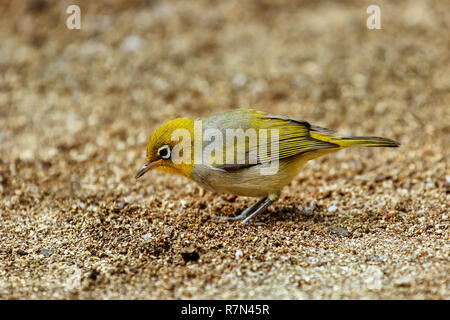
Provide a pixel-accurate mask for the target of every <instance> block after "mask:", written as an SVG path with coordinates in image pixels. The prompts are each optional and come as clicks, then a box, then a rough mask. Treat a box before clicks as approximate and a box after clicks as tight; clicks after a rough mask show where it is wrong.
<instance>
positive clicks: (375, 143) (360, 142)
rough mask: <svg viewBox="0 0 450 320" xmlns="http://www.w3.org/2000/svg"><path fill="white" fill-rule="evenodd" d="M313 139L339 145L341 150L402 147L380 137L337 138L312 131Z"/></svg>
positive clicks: (395, 142)
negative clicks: (348, 148)
mask: <svg viewBox="0 0 450 320" xmlns="http://www.w3.org/2000/svg"><path fill="white" fill-rule="evenodd" d="M311 137H312V138H314V139H317V140H321V141H326V142H330V143H334V144H337V145H338V146H339V147H341V148H346V147H357V146H358V147H390V148H395V147H398V146H400V143H398V142H397V141H394V140H391V139H387V138H380V137H353V136H350V137H335V136H332V135H328V134H322V133H320V132H315V131H311Z"/></svg>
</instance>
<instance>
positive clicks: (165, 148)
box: [158, 145, 170, 159]
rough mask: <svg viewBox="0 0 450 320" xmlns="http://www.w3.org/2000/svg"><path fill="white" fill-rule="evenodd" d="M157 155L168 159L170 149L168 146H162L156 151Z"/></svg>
mask: <svg viewBox="0 0 450 320" xmlns="http://www.w3.org/2000/svg"><path fill="white" fill-rule="evenodd" d="M158 155H159V156H160V157H161V158H163V159H169V158H170V147H169V146H168V145H165V146H162V147H161V148H159V149H158Z"/></svg>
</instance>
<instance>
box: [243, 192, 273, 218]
mask: <svg viewBox="0 0 450 320" xmlns="http://www.w3.org/2000/svg"><path fill="white" fill-rule="evenodd" d="M279 196H280V195H279V194H278V193H273V194H270V195H269V196H268V197H267V198H264V199H267V200H266V202H264V204H263V205H262V206H260V207H259V208H258V209H257V210H255V211H254V212H253V213H252V214H250V215H249V216H248V217H247V218H245V219H244V220H242V221H241V224H244V223H246V222H247V221H249V220H250V219H251V218H253V217H254V216H256V215H257V214H259V213H261V212H263V211H264V210H266V209H267V207H268V206H270V205H271V204H272V203H273V202H274V201H275V200H277V199H278V197H279ZM261 200H263V199H261Z"/></svg>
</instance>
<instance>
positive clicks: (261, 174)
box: [136, 109, 400, 223]
mask: <svg viewBox="0 0 450 320" xmlns="http://www.w3.org/2000/svg"><path fill="white" fill-rule="evenodd" d="M399 145H400V144H399V143H398V142H396V141H393V140H390V139H386V138H379V137H353V136H351V137H339V136H335V135H334V132H333V131H332V130H329V129H325V128H321V127H318V126H314V125H311V124H309V123H308V122H306V121H304V120H300V119H295V118H291V117H284V116H276V115H270V114H267V113H265V112H261V111H256V110H247V109H239V110H232V111H227V112H223V113H220V114H218V115H215V116H212V117H210V118H206V119H200V120H197V121H194V120H192V119H188V118H178V119H175V120H171V121H168V122H166V123H165V124H163V125H162V126H161V127H159V128H158V129H157V130H156V131H155V132H154V133H153V135H152V136H151V137H150V140H149V142H148V146H147V157H146V160H147V162H146V163H145V164H144V166H143V167H142V168H141V169H140V170H139V171H138V172H137V174H136V179H137V178H139V177H141V176H142V175H144V174H145V173H146V172H147V171H149V170H151V169H158V170H162V171H165V172H169V173H174V174H180V175H183V176H185V177H187V178H189V179H192V180H194V181H196V182H197V183H199V184H200V185H201V186H203V187H204V188H206V189H209V190H212V191H215V192H223V193H231V194H235V195H241V196H248V197H260V198H261V199H260V200H258V201H257V202H256V203H255V204H253V205H252V206H250V207H249V208H247V209H246V210H244V211H243V212H242V213H241V214H239V215H238V216H236V217H220V218H222V219H230V220H238V219H243V220H242V222H241V223H245V222H247V221H248V220H250V219H251V218H252V217H254V216H256V215H257V214H259V213H261V212H262V211H264V210H265V209H266V208H267V207H268V206H269V205H270V204H271V203H272V202H274V201H275V200H276V199H277V198H278V196H279V194H280V191H281V189H282V188H283V187H284V186H285V185H287V184H288V183H289V182H290V181H291V180H292V179H293V178H294V177H295V176H296V175H297V174H298V173H299V171H300V170H301V169H302V168H303V166H304V165H305V164H306V162H307V161H309V160H311V159H315V158H317V157H320V156H322V155H324V154H327V153H330V152H336V151H338V150H341V149H343V148H346V147H352V146H361V147H398V146H399ZM244 218H245V219H244Z"/></svg>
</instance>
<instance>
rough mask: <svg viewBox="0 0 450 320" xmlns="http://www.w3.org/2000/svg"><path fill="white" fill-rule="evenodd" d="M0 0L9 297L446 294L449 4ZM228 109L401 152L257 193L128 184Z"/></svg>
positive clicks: (360, 156) (335, 163)
mask: <svg viewBox="0 0 450 320" xmlns="http://www.w3.org/2000/svg"><path fill="white" fill-rule="evenodd" d="M36 3H37V2H36V1H11V2H2V3H1V4H0V12H1V15H2V19H0V36H1V39H2V40H1V45H0V142H1V143H0V154H1V157H0V197H1V201H0V241H1V242H0V243H1V245H0V262H1V263H0V298H2V299H254V298H260V299H449V298H450V294H449V277H448V275H449V274H450V272H449V271H450V263H449V253H450V252H449V247H450V246H449V218H448V217H449V215H448V212H449V187H450V183H449V176H450V172H449V166H448V164H449V163H448V159H449V154H448V150H450V139H449V133H450V128H449V123H450V121H449V120H450V115H449V110H450V109H449V102H450V94H449V92H450V90H449V89H450V74H449V72H448V70H449V69H450V57H449V55H448V48H449V46H450V42H449V38H448V36H447V33H446V32H445V30H446V29H448V28H447V25H448V21H449V20H450V16H449V14H450V6H449V3H448V2H446V1H421V2H417V1H402V2H401V3H397V2H395V3H393V2H391V1H379V2H377V4H378V5H379V6H380V8H381V14H382V20H381V22H382V29H381V30H369V29H367V28H366V25H365V24H366V19H367V17H368V15H367V14H366V9H367V6H368V4H367V3H365V2H361V1H344V2H339V3H337V2H332V1H325V2H316V1H302V2H299V1H285V0H271V1H265V0H261V1H237V0H231V1H213V2H210V1H206V0H205V1H170V2H165V1H151V2H149V1H138V0H130V1H125V0H121V1H114V2H110V1H103V0H100V1H90V2H88V1H85V2H81V4H80V7H81V14H82V18H81V29H80V30H68V29H67V28H66V26H65V20H66V18H67V14H65V9H66V8H65V5H67V4H66V3H65V2H61V1H42V2H39V3H40V5H36ZM237 107H243V108H246V107H254V108H257V109H260V110H264V111H267V112H271V113H274V114H282V115H293V116H296V117H301V118H304V119H307V120H309V121H310V122H311V123H314V124H317V125H320V126H324V127H328V128H332V129H336V130H338V131H339V132H340V133H342V134H358V135H362V134H364V135H377V136H384V137H388V138H392V139H396V140H398V141H400V142H401V143H402V145H401V147H400V148H397V149H371V148H366V149H357V148H355V149H351V150H345V151H341V152H339V153H337V154H332V155H328V156H326V157H323V158H320V159H317V160H315V161H313V162H311V163H309V164H308V165H307V166H306V167H305V169H304V170H303V171H302V172H301V173H300V174H299V175H298V176H297V177H296V178H295V179H294V180H293V181H292V183H291V184H290V185H289V186H287V187H286V188H285V189H284V190H283V193H282V194H281V197H280V199H279V200H278V201H277V202H276V203H274V204H273V205H272V206H271V207H270V208H269V210H268V214H266V215H262V216H261V217H258V218H257V219H256V220H255V221H254V222H253V223H249V224H246V225H239V223H238V222H228V221H218V220H215V219H214V217H215V216H216V215H220V216H224V215H227V216H233V215H236V214H238V213H239V212H240V211H241V210H242V209H244V208H245V207H247V206H249V205H251V204H252V203H253V201H255V200H254V199H248V198H244V197H235V196H232V195H218V194H214V193H211V192H208V191H205V190H203V189H201V188H200V187H199V186H197V185H196V184H195V183H193V182H190V181H187V180H186V179H185V178H183V177H178V176H173V175H167V174H164V173H162V172H151V173H148V174H147V175H146V176H145V177H143V178H142V179H141V180H139V181H135V179H134V175H135V173H136V171H137V170H138V169H139V168H140V167H141V165H142V164H143V162H144V160H145V159H144V157H145V148H146V143H147V139H148V138H149V136H150V134H151V132H152V130H153V129H155V128H156V127H157V126H159V125H160V124H162V123H163V122H164V121H167V120H169V119H173V118H175V117H179V116H185V117H192V118H197V117H207V116H210V115H213V114H215V113H217V112H221V111H224V110H229V109H233V108H237Z"/></svg>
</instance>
